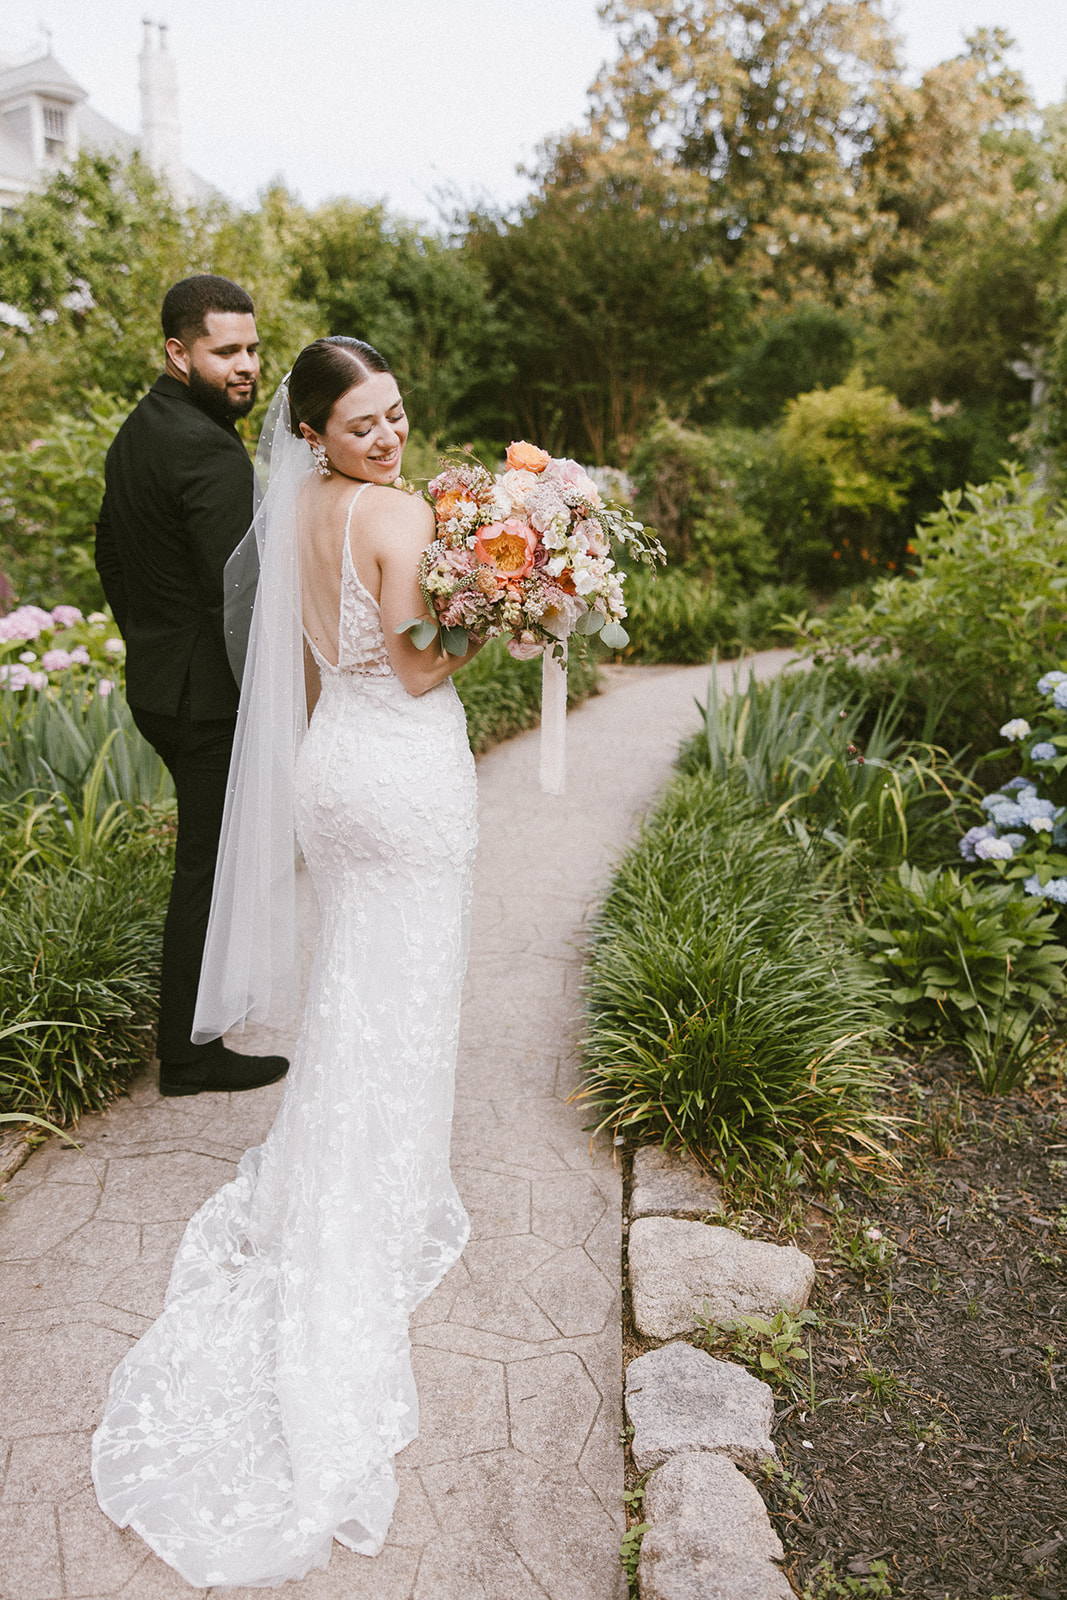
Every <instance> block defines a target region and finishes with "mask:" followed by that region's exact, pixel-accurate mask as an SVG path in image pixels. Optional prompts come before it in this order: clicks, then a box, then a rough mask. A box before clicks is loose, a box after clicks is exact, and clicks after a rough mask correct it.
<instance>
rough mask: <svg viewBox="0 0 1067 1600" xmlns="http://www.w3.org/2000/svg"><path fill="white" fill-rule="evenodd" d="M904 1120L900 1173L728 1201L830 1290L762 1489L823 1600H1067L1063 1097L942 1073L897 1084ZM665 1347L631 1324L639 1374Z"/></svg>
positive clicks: (945, 1068) (919, 1073) (899, 1073)
mask: <svg viewBox="0 0 1067 1600" xmlns="http://www.w3.org/2000/svg"><path fill="white" fill-rule="evenodd" d="M891 1100H892V1103H893V1106H894V1109H895V1110H897V1111H898V1112H900V1113H901V1114H906V1115H907V1116H909V1117H910V1118H912V1119H914V1120H913V1121H912V1122H911V1123H910V1124H909V1125H905V1126H904V1129H903V1136H902V1138H901V1140H900V1144H899V1146H898V1149H899V1151H900V1152H901V1157H900V1159H901V1167H900V1170H899V1172H897V1173H891V1174H890V1175H888V1177H886V1178H884V1179H883V1180H882V1181H880V1182H877V1183H871V1184H868V1185H865V1186H863V1187H859V1186H857V1185H854V1184H844V1183H843V1184H842V1185H840V1187H839V1188H838V1190H837V1191H836V1194H829V1195H823V1196H818V1195H815V1194H813V1193H806V1192H805V1191H803V1190H801V1191H795V1192H794V1193H792V1194H790V1195H788V1196H783V1195H781V1194H779V1196H778V1203H777V1204H772V1203H768V1202H769V1200H770V1197H769V1196H763V1197H760V1195H759V1193H758V1191H753V1190H752V1188H751V1187H749V1189H748V1192H747V1194H746V1193H744V1192H741V1191H737V1192H735V1194H734V1195H733V1196H731V1195H730V1194H729V1192H728V1194H727V1210H728V1216H727V1220H728V1222H729V1223H730V1225H731V1226H732V1227H734V1228H740V1229H742V1230H743V1231H745V1232H748V1233H750V1234H751V1235H752V1236H754V1237H763V1238H767V1239H772V1240H775V1241H776V1242H784V1241H786V1240H793V1241H795V1242H796V1243H797V1244H798V1245H799V1246H800V1247H801V1248H802V1249H804V1250H806V1251H808V1252H809V1254H811V1255H812V1256H813V1257H814V1258H815V1260H816V1263H817V1265H818V1269H819V1276H818V1280H817V1284H816V1289H815V1292H814V1294H813V1296H812V1299H811V1309H812V1310H813V1311H814V1312H815V1313H816V1315H817V1316H818V1318H819V1322H818V1325H817V1326H816V1327H815V1328H814V1330H813V1331H812V1333H811V1336H810V1351H811V1356H810V1364H809V1362H808V1360H807V1359H805V1360H804V1361H801V1362H799V1363H797V1364H796V1368H795V1372H794V1379H793V1383H794V1391H793V1392H790V1390H789V1388H788V1387H786V1386H784V1385H782V1386H779V1388H778V1394H777V1404H776V1423H775V1430H774V1438H775V1442H776V1444H777V1446H778V1450H779V1453H780V1457H781V1462H782V1466H783V1468H784V1473H783V1474H782V1476H781V1477H779V1478H777V1479H775V1480H773V1481H772V1482H770V1483H767V1482H761V1483H760V1485H759V1487H760V1488H761V1490H762V1491H763V1493H764V1496H765V1498H766V1499H767V1501H768V1505H769V1507H770V1510H771V1513H772V1517H773V1520H774V1522H775V1525H776V1527H777V1530H778V1532H779V1534H780V1536H781V1538H782V1542H783V1544H784V1545H785V1548H786V1570H787V1571H788V1573H789V1576H790V1578H791V1580H792V1582H793V1584H794V1587H795V1589H796V1591H797V1593H798V1594H802V1593H806V1594H808V1595H810V1596H811V1597H812V1600H831V1597H836V1596H846V1595H858V1596H870V1597H872V1600H873V1597H875V1596H878V1595H886V1594H892V1595H894V1596H897V1595H899V1596H921V1597H923V1600H978V1597H982V1600H993V1597H994V1596H996V1597H1003V1600H1009V1597H1010V1600H1051V1597H1055V1596H1063V1595H1067V1404H1065V1393H1067V1089H1065V1088H1064V1086H1063V1085H1062V1083H1046V1084H1045V1085H1042V1086H1037V1087H1035V1088H1033V1089H1031V1090H1030V1091H1029V1092H1027V1093H1018V1094H1013V1095H1008V1096H1001V1097H997V1098H990V1097H987V1096H984V1095H982V1094H980V1093H979V1092H978V1091H977V1090H976V1089H975V1088H973V1087H971V1086H970V1085H969V1084H968V1083H967V1081H966V1079H965V1077H964V1076H963V1073H962V1070H961V1068H960V1067H959V1064H958V1063H953V1062H951V1061H948V1060H946V1059H940V1060H936V1059H935V1060H931V1061H927V1062H924V1063H921V1062H918V1061H913V1062H910V1063H908V1062H903V1063H900V1064H899V1065H898V1067H897V1069H896V1073H895V1080H894V1085H893V1089H892V1091H891ZM868 1227H873V1228H875V1229H877V1230H878V1231H879V1232H880V1233H881V1234H882V1236H883V1238H882V1240H881V1241H879V1244H880V1246H881V1247H882V1248H881V1249H878V1248H872V1249H869V1250H867V1251H864V1250H863V1249H862V1241H863V1239H864V1238H865V1230H866V1229H867V1228H868ZM857 1238H858V1239H859V1240H860V1248H859V1250H858V1251H857V1249H856V1246H855V1245H853V1246H852V1249H851V1250H850V1249H849V1248H848V1245H849V1242H850V1241H854V1240H856V1239H857ZM882 1253H884V1254H885V1256H886V1257H887V1259H886V1260H885V1261H884V1262H883V1263H881V1264H879V1263H878V1261H877V1259H876V1258H877V1256H878V1255H879V1254H882ZM850 1254H851V1255H852V1257H853V1259H854V1262H855V1264H854V1265H847V1264H845V1262H846V1260H847V1258H848V1256H849V1255H850ZM691 1342H692V1343H694V1344H697V1345H699V1346H700V1347H701V1348H705V1349H711V1350H712V1351H713V1353H715V1354H716V1355H718V1356H720V1357H724V1358H727V1359H734V1360H736V1359H738V1357H737V1353H736V1351H734V1350H732V1349H731V1347H730V1342H729V1340H723V1341H720V1342H718V1343H709V1341H708V1340H706V1339H703V1338H701V1337H700V1336H699V1335H693V1336H691ZM655 1343H656V1341H652V1340H646V1339H642V1338H641V1337H640V1335H638V1334H637V1332H636V1330H635V1328H634V1325H633V1321H632V1318H631V1317H630V1316H629V1312H628V1314H627V1322H626V1328H625V1358H626V1360H627V1361H629V1360H632V1359H633V1358H634V1357H635V1356H637V1355H640V1354H643V1353H644V1352H645V1351H646V1350H648V1349H651V1348H653V1347H654V1345H655ZM812 1394H813V1395H814V1402H815V1403H814V1406H813V1405H812ZM629 1477H630V1482H629V1487H630V1488H633V1487H634V1486H635V1485H636V1483H637V1475H636V1473H635V1472H634V1471H633V1470H632V1469H631V1471H630V1475H629ZM879 1562H881V1563H884V1565H885V1567H886V1569H887V1575H886V1578H885V1579H882V1580H880V1579H879V1575H878V1570H879V1569H878V1565H877V1563H879ZM872 1566H873V1573H872ZM886 1583H888V1585H889V1587H888V1588H886V1587H885V1584H886Z"/></svg>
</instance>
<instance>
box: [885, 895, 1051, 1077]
mask: <svg viewBox="0 0 1067 1600" xmlns="http://www.w3.org/2000/svg"><path fill="white" fill-rule="evenodd" d="M1055 921H1056V917H1055V913H1050V912H1046V911H1045V910H1044V908H1043V906H1042V905H1041V903H1040V901H1037V900H1035V899H1030V898H1023V897H1022V896H1020V895H1018V894H1017V893H1016V892H1014V891H1013V889H1012V886H1011V885H1010V884H1002V883H983V882H981V881H979V880H976V879H975V878H962V879H961V877H960V875H959V873H958V872H956V871H953V870H951V869H948V870H944V871H941V872H923V871H921V870H920V869H919V868H918V867H911V866H908V865H907V863H904V864H902V865H901V866H900V867H899V869H898V870H897V872H896V873H895V874H890V875H889V876H887V877H886V878H885V880H884V881H883V883H882V884H881V885H880V886H879V888H878V890H877V892H876V894H875V896H874V897H873V898H872V901H871V903H870V905H869V906H868V908H867V914H866V919H865V921H864V924H863V927H862V932H861V934H860V938H861V940H862V942H863V944H864V946H865V948H866V952H867V956H868V960H869V961H870V964H871V968H872V970H873V971H875V972H877V973H878V974H880V975H881V976H883V977H884V978H886V979H887V980H888V986H887V1005H888V1007H889V1008H890V1014H891V1016H892V1017H893V1018H894V1019H895V1020H896V1022H897V1023H898V1025H899V1026H900V1027H901V1028H902V1029H903V1030H904V1031H905V1032H906V1033H909V1034H913V1035H919V1036H922V1035H924V1034H935V1035H937V1036H939V1037H941V1038H944V1039H946V1040H948V1041H950V1042H952V1043H961V1044H963V1046H964V1047H965V1048H966V1050H967V1051H968V1053H969V1054H970V1056H971V1058H972V1060H973V1062H974V1064H975V1066H976V1068H977V1070H978V1073H979V1076H980V1078H981V1079H982V1082H983V1085H984V1087H986V1088H987V1089H990V1090H992V1089H1000V1090H1003V1089H1007V1088H1010V1087H1012V1086H1013V1083H1014V1082H1015V1081H1017V1080H1018V1079H1019V1078H1020V1077H1021V1076H1022V1075H1023V1073H1024V1071H1025V1069H1026V1066H1027V1064H1028V1059H1029V1056H1028V1048H1027V1046H1028V1041H1029V1039H1030V1035H1031V1032H1032V1030H1033V1027H1034V1023H1035V1019H1036V1018H1037V1017H1039V1016H1040V1015H1041V1014H1042V1013H1046V1012H1047V1011H1048V1010H1049V1008H1050V1007H1051V1006H1052V1005H1053V1003H1054V1002H1055V1001H1056V1000H1057V999H1058V998H1059V997H1060V996H1061V995H1062V994H1063V993H1064V990H1065V989H1067V975H1065V973H1064V963H1065V962H1067V949H1064V948H1063V946H1062V945H1058V944H1055V943H1053V942H1052V940H1053V937H1054V935H1053V928H1054V925H1055Z"/></svg>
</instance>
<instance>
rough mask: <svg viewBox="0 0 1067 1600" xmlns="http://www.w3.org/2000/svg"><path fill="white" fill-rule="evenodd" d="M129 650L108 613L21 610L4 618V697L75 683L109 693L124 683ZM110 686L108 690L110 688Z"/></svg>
mask: <svg viewBox="0 0 1067 1600" xmlns="http://www.w3.org/2000/svg"><path fill="white" fill-rule="evenodd" d="M125 654H126V646H125V644H124V643H123V641H122V639H121V638H119V637H118V629H117V628H116V627H115V624H114V622H113V620H112V619H111V617H110V616H109V615H108V614H107V613H106V612H104V611H91V612H90V613H89V615H88V616H86V615H84V613H83V612H82V611H80V610H79V609H78V607H77V606H71V605H63V604H60V605H56V606H53V607H52V609H51V610H50V611H46V610H45V609H44V607H43V606H38V605H22V606H16V607H15V609H14V610H12V611H9V612H8V613H7V615H6V616H3V617H0V693H2V692H3V691H5V690H6V691H8V692H9V693H13V694H22V693H25V692H26V691H34V692H36V693H38V694H40V693H47V692H49V691H52V692H55V691H57V690H58V689H60V688H61V687H62V686H65V685H70V686H71V687H73V688H76V689H83V690H84V691H85V692H86V693H90V694H99V695H108V694H110V693H111V691H112V689H114V688H116V687H119V686H120V685H121V682H122V663H123V661H124V659H125ZM105 685H106V687H105Z"/></svg>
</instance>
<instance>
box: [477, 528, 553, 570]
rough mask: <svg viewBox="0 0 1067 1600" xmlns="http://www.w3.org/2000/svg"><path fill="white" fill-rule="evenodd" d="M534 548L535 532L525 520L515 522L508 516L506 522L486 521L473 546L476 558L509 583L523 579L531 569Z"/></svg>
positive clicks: (535, 545)
mask: <svg viewBox="0 0 1067 1600" xmlns="http://www.w3.org/2000/svg"><path fill="white" fill-rule="evenodd" d="M536 549H537V534H536V533H535V532H534V530H533V529H532V528H531V527H530V525H529V523H526V522H517V521H516V520H515V519H514V518H512V517H509V518H508V520H507V522H490V523H489V524H488V526H486V527H484V528H480V529H479V531H478V534H477V537H476V540H475V545H474V553H475V555H476V556H477V557H478V560H479V561H484V562H485V563H486V565H487V566H490V567H495V568H496V571H497V572H498V573H499V574H500V576H501V577H502V578H504V579H510V580H511V581H512V582H514V581H515V580H516V579H517V578H525V576H526V574H527V573H528V572H529V571H531V569H532V567H533V559H534V551H535V550H536Z"/></svg>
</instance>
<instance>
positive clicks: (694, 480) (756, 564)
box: [629, 417, 775, 596]
mask: <svg viewBox="0 0 1067 1600" xmlns="http://www.w3.org/2000/svg"><path fill="white" fill-rule="evenodd" d="M765 454H766V445H765V442H764V441H763V440H762V439H761V438H760V436H759V435H756V434H752V433H749V432H747V431H745V430H743V429H737V428H716V429H714V430H713V431H711V432H709V433H701V432H698V431H696V430H695V429H692V428H685V427H683V426H682V425H681V423H678V422H672V421H669V420H668V419H667V418H666V417H661V418H660V419H659V420H658V421H657V422H656V423H654V424H653V426H652V427H651V428H650V429H649V430H648V432H647V433H646V434H645V436H644V438H643V439H642V440H641V443H640V444H639V446H638V448H637V449H636V451H635V452H634V455H633V458H632V460H631V461H630V463H629V472H630V475H631V477H632V478H633V480H634V484H635V488H636V501H635V509H636V511H637V515H638V516H639V517H641V518H642V520H643V521H645V522H647V523H649V524H650V525H651V526H652V527H654V528H655V529H656V532H657V533H658V535H659V537H660V539H661V540H662V542H663V545H664V548H665V549H666V551H667V555H668V558H669V559H670V560H671V561H673V562H684V563H686V564H687V565H688V566H690V567H692V568H693V569H694V570H697V571H699V572H701V573H702V574H703V575H704V576H705V577H706V578H708V579H709V580H710V581H711V582H713V583H714V585H715V587H716V588H717V589H718V590H719V591H720V592H721V593H722V594H723V595H724V596H726V595H732V594H733V593H734V592H735V591H736V590H738V589H746V590H748V589H752V588H753V587H755V586H756V585H758V584H760V583H762V582H764V581H766V580H767V579H769V578H770V577H771V576H772V575H773V573H774V566H775V563H774V555H773V551H772V549H771V547H770V545H769V543H768V541H767V539H766V537H765V535H764V533H763V530H762V528H761V526H760V524H759V521H758V520H757V519H756V518H755V517H754V516H753V515H752V513H751V512H750V511H748V510H747V509H746V507H745V484H746V480H748V479H751V477H752V476H753V474H756V473H758V472H759V471H760V468H761V466H762V465H763V457H764V456H765Z"/></svg>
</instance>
